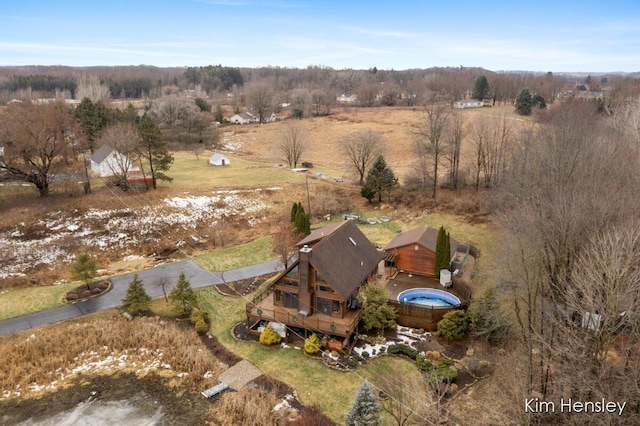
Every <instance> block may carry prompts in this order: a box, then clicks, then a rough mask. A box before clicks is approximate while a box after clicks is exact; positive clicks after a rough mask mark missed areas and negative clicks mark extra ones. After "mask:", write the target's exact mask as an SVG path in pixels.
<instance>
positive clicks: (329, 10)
mask: <svg viewBox="0 0 640 426" xmlns="http://www.w3.org/2000/svg"><path fill="white" fill-rule="evenodd" d="M2 3H3V4H2V7H0V66H7V65H68V66H97V65H141V64H145V65H156V66H160V67H184V66H205V65H217V64H221V65H224V66H232V67H261V66H280V67H287V68H305V67H307V66H309V65H320V66H328V67H331V68H334V69H345V68H354V69H369V68H372V67H376V68H378V69H395V70H402V69H410V68H429V67H459V66H464V67H482V68H485V69H488V70H491V71H541V72H547V71H552V72H592V73H596V72H616V71H622V72H635V71H640V1H638V0H630V1H627V0H609V1H592V0H583V1H580V2H578V1H574V0H554V1H549V0H536V1H535V2H534V1H528V2H527V1H525V2H521V1H514V0H509V1H502V0H495V1H494V0H484V1H472V0H469V1H456V0H438V1H433V0H422V1H393V0H387V1H384V2H378V1H375V0H368V1H362V0H342V1H335V0H327V1H311V0H271V1H260V0H153V1H152V0H128V1H124V0H110V1H104V0H102V1H100V0H97V1H91V0H82V1H77V0H49V1H47V0H39V1H34V0H20V1H15V0H3V2H2Z"/></svg>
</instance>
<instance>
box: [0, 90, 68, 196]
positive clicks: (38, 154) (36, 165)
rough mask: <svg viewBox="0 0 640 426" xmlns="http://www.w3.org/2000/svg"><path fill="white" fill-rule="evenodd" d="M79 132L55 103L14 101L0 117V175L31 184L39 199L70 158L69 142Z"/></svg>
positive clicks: (62, 109)
mask: <svg viewBox="0 0 640 426" xmlns="http://www.w3.org/2000/svg"><path fill="white" fill-rule="evenodd" d="M78 133H80V130H79V129H78V128H77V126H76V123H75V121H74V120H73V117H72V115H71V113H70V111H69V109H68V107H67V106H66V105H65V104H64V103H62V102H58V103H55V104H49V105H34V104H32V103H31V102H17V103H12V104H11V105H9V106H8V107H7V108H6V110H5V111H4V112H3V113H2V115H1V120H0V143H2V145H3V146H4V149H3V154H4V155H3V158H2V161H0V172H5V174H6V177H8V178H10V179H15V180H18V181H22V182H26V183H31V184H33V185H34V186H35V187H36V188H37V190H38V192H39V193H40V196H41V197H46V196H48V195H49V184H50V183H51V181H52V180H53V177H54V174H55V173H56V172H57V171H59V170H61V168H62V167H63V165H64V163H65V162H66V160H68V158H69V157H71V156H72V155H73V150H72V139H73V138H74V136H75V137H77V135H78Z"/></svg>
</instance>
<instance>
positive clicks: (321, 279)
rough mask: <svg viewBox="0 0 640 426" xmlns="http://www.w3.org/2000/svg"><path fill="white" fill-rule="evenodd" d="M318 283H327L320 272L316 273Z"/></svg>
mask: <svg viewBox="0 0 640 426" xmlns="http://www.w3.org/2000/svg"><path fill="white" fill-rule="evenodd" d="M316 281H317V282H321V283H326V281H325V280H324V278H323V277H322V275H320V272H318V271H316Z"/></svg>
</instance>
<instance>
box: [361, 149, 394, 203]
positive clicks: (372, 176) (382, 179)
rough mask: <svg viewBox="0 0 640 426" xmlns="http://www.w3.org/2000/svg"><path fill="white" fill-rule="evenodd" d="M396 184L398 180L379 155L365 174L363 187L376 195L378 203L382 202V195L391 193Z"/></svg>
mask: <svg viewBox="0 0 640 426" xmlns="http://www.w3.org/2000/svg"><path fill="white" fill-rule="evenodd" d="M397 184H398V179H397V178H396V177H395V175H394V174H393V171H392V170H391V169H390V168H389V167H388V166H387V163H386V161H384V157H383V156H382V155H380V156H379V157H378V158H377V159H376V161H375V163H373V166H371V169H370V170H369V173H368V174H367V179H366V181H365V183H364V186H365V187H367V188H370V189H371V190H372V191H375V193H376V194H378V202H382V193H383V192H384V191H391V189H393V187H394V186H396V185H397Z"/></svg>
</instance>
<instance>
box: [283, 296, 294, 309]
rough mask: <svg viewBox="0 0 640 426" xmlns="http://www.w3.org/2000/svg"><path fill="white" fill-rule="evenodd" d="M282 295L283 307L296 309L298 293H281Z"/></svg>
mask: <svg viewBox="0 0 640 426" xmlns="http://www.w3.org/2000/svg"><path fill="white" fill-rule="evenodd" d="M282 294H283V296H284V307H285V308H290V309H298V295H297V294H295V293H287V292H283V293H282Z"/></svg>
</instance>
